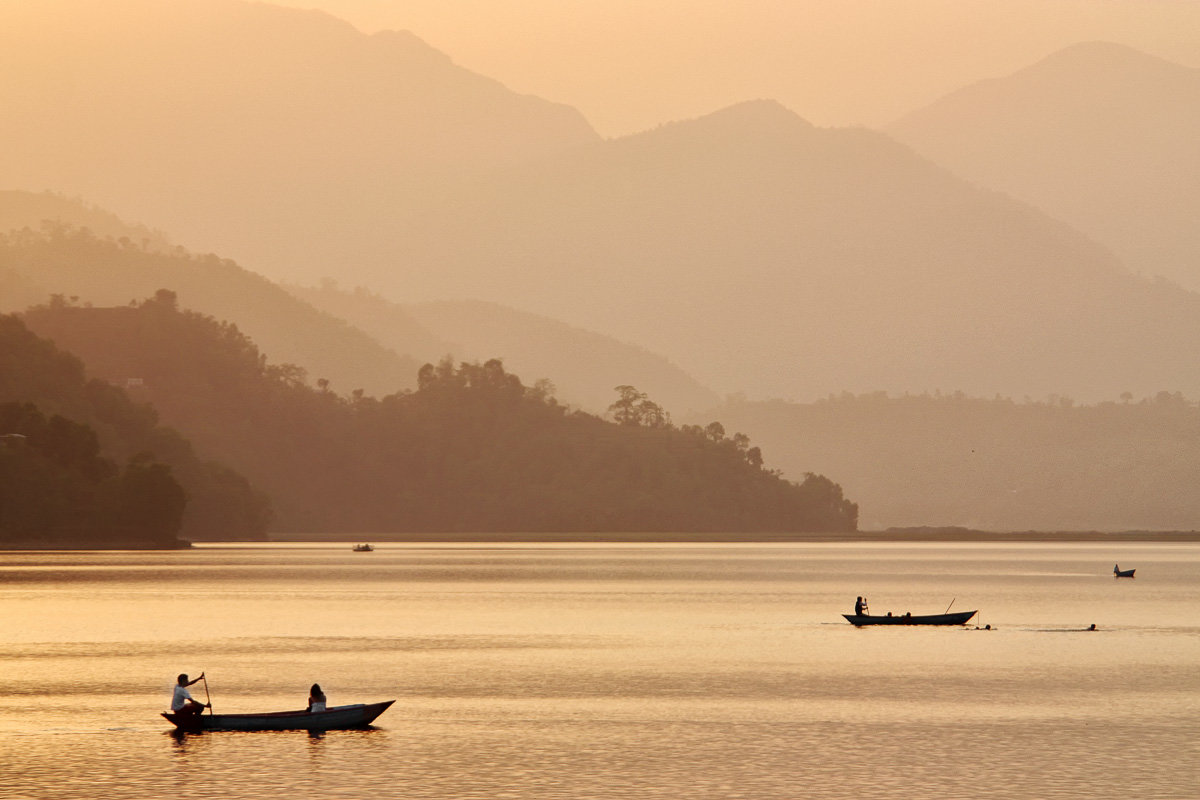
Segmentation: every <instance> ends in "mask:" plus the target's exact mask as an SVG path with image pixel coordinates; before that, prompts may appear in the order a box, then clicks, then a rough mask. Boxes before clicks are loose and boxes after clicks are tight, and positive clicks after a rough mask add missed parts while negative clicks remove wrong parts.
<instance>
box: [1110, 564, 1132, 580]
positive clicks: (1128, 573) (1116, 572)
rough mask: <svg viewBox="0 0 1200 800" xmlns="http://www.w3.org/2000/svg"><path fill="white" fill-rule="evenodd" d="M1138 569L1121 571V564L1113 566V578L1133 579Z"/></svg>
mask: <svg viewBox="0 0 1200 800" xmlns="http://www.w3.org/2000/svg"><path fill="white" fill-rule="evenodd" d="M1135 572H1137V570H1136V569H1121V565H1120V564H1113V577H1116V578H1132V577H1133V573H1135Z"/></svg>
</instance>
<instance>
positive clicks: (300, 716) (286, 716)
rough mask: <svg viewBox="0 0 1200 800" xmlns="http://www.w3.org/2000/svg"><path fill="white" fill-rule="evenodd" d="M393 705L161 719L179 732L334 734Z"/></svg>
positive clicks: (357, 725) (168, 714)
mask: <svg viewBox="0 0 1200 800" xmlns="http://www.w3.org/2000/svg"><path fill="white" fill-rule="evenodd" d="M394 702H396V701H395V700H388V701H387V702H384V703H367V704H363V703H357V704H355V705H350V706H333V707H332V708H329V709H326V710H325V711H317V712H314V713H310V712H308V711H276V712H274V713H270V714H175V713H173V712H170V711H166V712H163V716H164V717H166V718H167V719H168V720H170V722H171V724H173V725H174V726H175V727H176V728H179V730H181V731H336V730H343V729H345V728H362V727H365V726H367V725H370V724H371V723H372V722H374V721H375V718H376V717H378V716H379V715H380V714H382V713H383V712H384V711H387V709H388V706H390V705H391V704H392V703H394Z"/></svg>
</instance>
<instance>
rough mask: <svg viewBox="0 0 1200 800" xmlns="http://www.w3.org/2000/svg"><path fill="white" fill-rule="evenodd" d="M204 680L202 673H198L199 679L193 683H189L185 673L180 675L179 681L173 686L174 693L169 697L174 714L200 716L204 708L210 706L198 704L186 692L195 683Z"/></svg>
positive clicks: (208, 704)
mask: <svg viewBox="0 0 1200 800" xmlns="http://www.w3.org/2000/svg"><path fill="white" fill-rule="evenodd" d="M201 680H204V673H203V672H201V673H200V677H199V678H196V680H194V681H189V680H188V676H187V673H180V675H179V679H178V681H177V682H176V684H175V693H174V694H172V695H171V710H172V711H174V712H175V713H176V714H200V713H202V712H203V711H204V709H206V708H210V707H211V706H212V704H211V703H198V702H196V701H195V700H193V699H192V693H191V692H189V691H188V690H187V687H189V686H191V685H192V684H193V683H196V681H201Z"/></svg>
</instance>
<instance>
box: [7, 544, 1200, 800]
mask: <svg viewBox="0 0 1200 800" xmlns="http://www.w3.org/2000/svg"><path fill="white" fill-rule="evenodd" d="M1116 561H1119V562H1120V563H1121V565H1122V566H1123V567H1124V566H1128V567H1136V568H1137V578H1135V579H1133V580H1115V579H1114V578H1113V577H1112V575H1111V570H1112V566H1113V563H1114V562H1116ZM858 594H864V595H866V596H867V598H868V600H869V602H870V604H871V609H872V611H874V612H876V613H882V612H884V611H887V610H891V611H893V612H897V613H902V612H904V611H912V612H913V613H930V612H933V613H936V612H941V611H943V610H944V609H945V608H946V606H947V604H949V603H950V602H951V600H953V603H954V605H953V607H954V609H957V610H963V609H972V608H978V609H980V616H979V617H978V624H979V625H980V626H982V625H984V624H990V625H991V626H992V627H993V628H994V630H991V631H984V630H974V629H957V628H955V629H938V628H909V629H901V628H891V629H878V628H876V629H871V628H866V629H861V630H860V629H856V628H854V627H852V626H851V625H849V624H848V623H846V622H845V621H844V620H843V619H842V618H841V616H840V614H841V613H842V612H848V611H850V610H851V607H852V605H853V602H854V597H855V595H858ZM973 622H974V621H973ZM1091 623H1095V624H1096V625H1097V626H1098V628H1099V630H1098V631H1096V632H1094V633H1088V632H1084V631H1082V630H1081V629H1083V628H1086V627H1087V626H1088V625H1089V624H1091ZM201 671H206V672H207V674H208V688H209V691H210V692H211V696H212V702H213V705H214V707H215V709H216V710H217V712H239V711H241V712H250V711H271V710H284V709H294V708H302V707H303V706H304V702H305V699H306V697H307V694H308V687H309V685H310V684H312V683H314V682H319V683H320V684H321V685H322V686H323V687H324V688H325V691H326V694H327V695H328V696H329V700H330V703H331V704H342V703H353V702H372V701H378V700H386V699H393V698H395V699H396V700H397V703H396V704H395V705H394V706H393V707H392V708H391V709H390V710H389V711H388V712H387V713H386V714H384V715H383V716H382V717H380V718H379V720H378V721H377V723H376V726H375V728H374V729H368V730H363V731H340V732H329V733H326V734H324V735H309V734H307V733H304V732H295V733H293V732H282V733H207V734H191V735H174V734H172V733H171V732H170V731H171V726H170V724H169V723H167V722H166V721H165V720H163V719H162V718H161V717H159V716H158V714H159V712H160V711H162V710H163V709H164V708H165V707H166V706H167V704H168V702H169V697H170V689H171V686H172V684H173V683H174V677H175V675H176V674H177V673H179V672H188V673H191V674H192V675H198V674H199V673H200V672H201ZM192 692H193V694H194V695H195V696H197V697H199V698H201V699H203V697H204V685H203V684H201V683H198V684H196V685H195V686H193V687H192ZM0 697H2V699H3V704H4V708H3V713H0V797H5V798H9V797H15V798H22V797H28V798H89V799H90V798H150V797H173V796H182V797H190V798H197V797H198V798H259V797H287V796H290V797H293V798H334V797H337V798H344V797H397V798H454V799H455V800H462V799H464V798H489V800H491V799H494V798H803V797H813V798H889V800H896V799H897V798H906V799H907V800H922V799H923V798H939V800H943V799H944V798H1064V797H1070V798H1130V797H1137V798H1196V797H1200V545H1189V544H1182V545H1181V544H1157V545H1156V544H1144V545H1135V544H1103V545H1100V544H1008V543H1005V544H877V543H875V544H794V545H778V544H770V545H678V544H670V545H627V544H619V545H618V544H614V545H600V546H582V545H479V546H470V545H434V546H428V545H387V544H384V545H380V546H378V548H377V550H376V551H375V552H374V553H352V552H351V551H350V546H349V545H348V544H336V545H310V544H303V545H267V546H215V545H209V546H202V547H197V548H196V549H194V550H191V551H186V552H170V553H58V554H47V553H7V554H0Z"/></svg>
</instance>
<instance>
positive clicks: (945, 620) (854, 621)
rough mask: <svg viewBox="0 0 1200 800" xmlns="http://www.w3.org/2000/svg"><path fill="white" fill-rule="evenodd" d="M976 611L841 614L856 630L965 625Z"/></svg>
mask: <svg viewBox="0 0 1200 800" xmlns="http://www.w3.org/2000/svg"><path fill="white" fill-rule="evenodd" d="M976 613H978V612H976V611H955V612H954V613H953V614H924V615H922V616H919V617H918V616H899V617H897V616H892V617H887V616H884V617H873V616H869V615H867V614H842V616H843V617H845V618H846V620H847V621H848V622H849V623H850V624H851V625H854V626H855V627H857V628H861V627H863V626H864V625H965V624H966V622H967V620H969V619H970V618H971V617H973V616H975V614H976Z"/></svg>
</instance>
